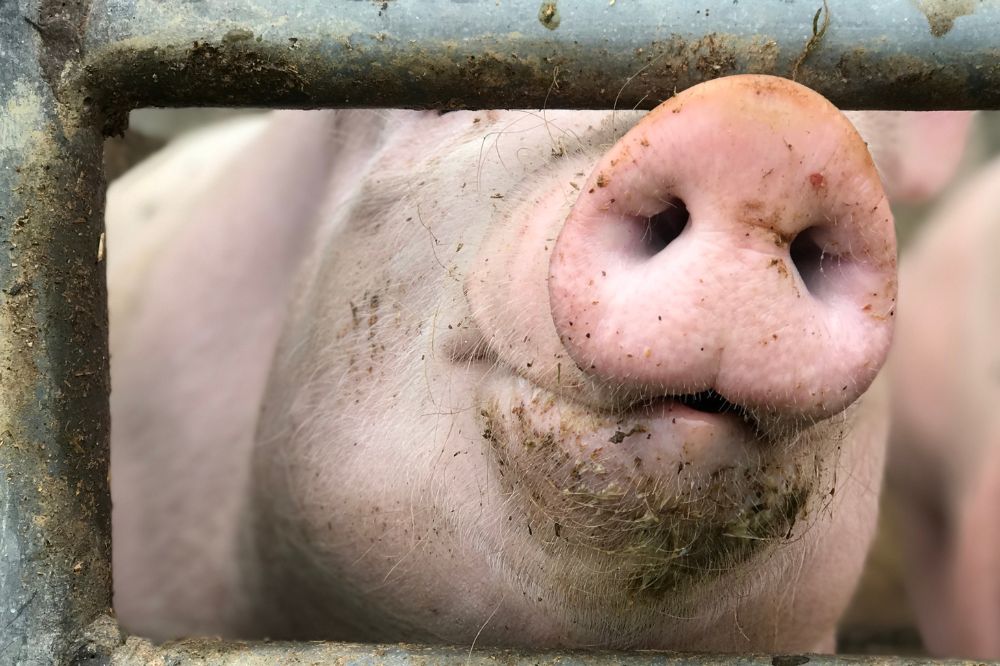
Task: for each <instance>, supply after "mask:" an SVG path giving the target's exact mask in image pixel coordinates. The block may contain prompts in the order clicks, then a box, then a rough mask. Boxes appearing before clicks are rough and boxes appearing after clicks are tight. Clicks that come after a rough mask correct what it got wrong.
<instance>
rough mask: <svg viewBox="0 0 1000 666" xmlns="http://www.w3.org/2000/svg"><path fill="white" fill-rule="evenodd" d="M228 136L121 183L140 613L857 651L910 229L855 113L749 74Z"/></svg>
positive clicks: (128, 552)
mask: <svg viewBox="0 0 1000 666" xmlns="http://www.w3.org/2000/svg"><path fill="white" fill-rule="evenodd" d="M206 141H208V139H206V137H205V136H201V137H194V138H192V139H189V140H186V141H181V142H180V143H178V144H177V145H175V146H174V147H173V148H171V149H170V150H168V151H167V152H166V153H165V154H163V155H162V156H160V157H158V158H154V160H153V161H151V162H149V163H146V164H144V165H142V166H140V167H139V168H138V169H136V170H135V171H134V172H132V173H131V174H129V175H128V176H126V177H125V178H124V179H123V180H122V181H120V182H119V183H117V184H116V185H115V186H114V187H112V188H111V191H110V193H109V202H108V227H109V254H108V260H109V265H108V274H109V285H110V304H111V327H112V336H111V347H112V387H113V389H112V424H113V425H112V492H113V499H114V507H115V508H114V514H113V530H114V532H113V533H114V562H113V563H114V574H115V608H116V612H117V613H118V616H119V617H120V619H121V622H122V623H123V625H124V626H125V627H126V628H127V629H129V630H130V631H133V632H137V633H141V634H145V635H147V636H150V637H153V638H156V639H166V638H171V637H177V636H182V635H191V634H202V635H205V634H220V635H224V636H239V637H247V638H262V637H271V638H293V639H317V638H326V639H347V640H357V641H378V642H386V641H402V640H405V641H418V642H435V643H441V642H444V643H461V644H466V645H470V644H471V645H479V646H481V645H507V646H530V647H539V648H576V647H607V648H622V649H628V648H669V649H683V650H711V651H744V652H745V651H770V652H797V651H831V650H832V649H833V648H834V630H835V624H836V621H837V618H838V616H839V615H840V613H841V611H842V610H843V608H844V606H845V605H846V604H847V602H848V600H849V597H850V595H851V592H852V589H853V587H854V585H855V583H856V580H857V578H858V576H859V574H860V571H861V567H862V564H863V561H864V556H865V552H866V550H867V547H868V544H869V542H870V540H871V538H872V533H873V529H874V524H875V517H876V506H877V499H878V494H879V488H880V484H881V474H882V466H883V458H884V453H885V444H886V438H887V433H888V401H887V399H886V397H885V393H884V390H883V384H882V382H881V381H877V380H876V377H877V375H878V374H879V370H880V368H881V366H882V364H883V362H884V360H885V357H886V355H887V352H888V347H889V343H890V339H891V336H892V330H893V322H894V313H895V294H896V255H895V239H894V233H893V221H892V214H891V211H890V209H889V205H888V202H887V199H886V196H885V193H884V191H883V188H882V185H881V183H880V180H879V174H878V172H877V171H876V168H875V166H874V163H873V161H872V159H871V157H870V155H869V153H868V151H867V150H866V147H865V144H864V142H863V141H862V139H861V138H860V136H859V135H858V133H857V132H856V130H855V129H854V127H853V126H852V124H851V123H850V122H849V121H848V120H847V119H846V118H845V117H844V116H843V115H842V114H841V113H840V112H839V111H838V110H837V109H836V108H835V107H834V106H833V105H831V104H830V103H829V102H828V101H826V100H825V99H824V98H823V97H821V96H820V95H818V94H816V93H814V92H812V91H810V90H809V89H807V88H805V87H803V86H801V85H799V84H796V83H793V82H791V81H788V80H785V79H781V78H775V77H770V76H734V77H727V78H722V79H717V80H714V81H710V82H707V83H704V84H700V85H698V86H695V87H692V88H690V89H688V90H685V91H683V92H681V93H679V94H677V95H676V96H674V97H672V98H671V99H669V100H667V101H666V102H664V103H663V104H661V105H660V106H659V107H657V108H656V109H655V110H654V111H652V112H650V113H648V114H646V113H642V112H623V111H551V110H549V111H537V112H530V111H505V112H500V111H483V112H464V111H463V112H451V113H444V114H440V113H437V112H426V111H422V112H417V111H334V112H311V113H302V112H300V113H293V112H289V113H278V114H275V115H273V116H268V117H266V118H264V119H250V120H242V121H240V122H239V123H237V124H235V125H231V126H229V127H228V128H226V129H223V130H218V131H216V133H215V135H214V138H213V139H212V141H213V143H211V144H210V146H211V147H210V149H209V151H208V152H205V151H204V150H203V149H202V146H203V145H204V144H206ZM181 182H186V184H188V185H190V186H191V187H189V188H188V189H187V191H181V189H180V187H179V185H180V183H181ZM126 227H127V228H128V229H127V230H126V229H125V228H126Z"/></svg>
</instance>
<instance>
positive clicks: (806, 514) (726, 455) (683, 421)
mask: <svg viewBox="0 0 1000 666" xmlns="http://www.w3.org/2000/svg"><path fill="white" fill-rule="evenodd" d="M477 405H478V406H479V410H480V411H479V417H480V419H481V425H482V435H483V438H484V440H485V442H487V443H488V445H489V448H490V450H491V452H492V461H493V464H494V465H495V469H496V474H497V477H498V478H499V479H500V480H501V485H502V488H503V490H504V492H505V493H506V494H507V495H508V496H509V497H510V498H511V499H512V501H513V502H515V503H516V504H517V505H518V506H519V507H521V508H522V509H523V510H524V511H525V512H526V514H527V517H528V521H529V525H534V529H532V530H529V539H530V540H534V541H535V542H536V546H537V548H539V549H540V550H541V551H542V552H543V553H544V554H545V555H546V556H548V557H553V558H561V559H562V561H564V562H565V561H566V560H570V561H572V560H576V561H577V562H578V563H580V564H581V565H582V566H583V570H584V571H586V574H585V575H583V576H574V577H573V579H572V580H566V581H564V586H563V587H564V589H563V592H564V593H565V594H566V595H568V596H569V597H571V598H572V599H573V603H574V604H577V605H581V604H582V605H586V603H587V599H590V600H591V601H593V600H595V599H599V600H600V601H599V606H598V608H597V609H595V610H598V611H599V614H601V613H600V611H601V609H603V611H604V612H606V610H607V602H608V599H609V598H615V597H621V600H622V603H623V604H625V605H626V606H634V605H635V604H640V605H647V604H648V605H653V606H657V607H661V608H662V607H664V606H666V607H669V608H672V609H674V610H675V611H677V612H685V611H684V609H685V608H688V607H690V608H694V607H695V606H699V607H700V608H702V609H703V608H704V600H705V590H706V587H708V588H711V587H712V586H713V585H715V584H718V585H720V586H721V585H735V584H736V583H738V582H740V581H741V580H742V579H745V578H746V577H747V574H748V573H749V572H752V571H755V570H758V571H759V568H758V567H755V566H753V562H754V561H755V560H757V559H759V558H765V557H768V556H769V555H771V554H773V553H774V551H775V550H776V549H779V548H781V547H782V546H783V545H785V544H789V543H792V542H796V541H798V540H799V539H800V538H801V537H802V535H803V534H804V533H805V532H806V530H808V529H809V528H810V526H811V525H812V524H813V523H814V522H815V521H814V519H815V518H817V517H819V516H820V515H822V513H823V509H824V507H825V505H826V504H827V503H828V502H829V501H830V499H831V498H832V497H833V496H834V493H835V477H834V474H833V470H834V469H835V467H836V465H837V462H838V452H839V450H840V443H841V442H842V441H843V440H844V439H845V438H846V437H847V436H848V433H847V429H848V425H847V424H849V423H850V422H851V418H850V416H849V413H850V412H851V411H853V409H854V408H851V409H849V410H848V411H847V412H845V413H843V414H841V415H838V416H836V417H832V418H830V419H827V420H825V421H822V422H818V423H814V424H812V425H809V426H805V427H793V426H788V425H787V424H786V425H764V424H761V423H759V422H756V421H753V420H751V419H747V418H745V417H743V416H741V415H738V414H735V413H720V414H711V413H703V412H699V411H696V410H694V409H692V408H690V407H687V406H685V405H683V404H681V403H680V402H679V401H676V400H671V399H661V400H656V401H652V402H646V403H643V404H640V405H638V406H634V407H631V408H627V409H615V410H607V411H603V410H599V409H595V408H593V407H590V406H586V405H584V404H582V403H579V402H576V401H574V400H573V399H571V398H567V397H564V396H561V395H557V394H556V393H554V392H550V391H548V390H546V389H544V388H541V387H539V386H537V385H535V384H532V383H531V382H529V381H528V380H525V379H523V378H520V377H516V376H514V375H513V373H512V374H510V375H508V376H506V377H504V376H500V375H495V376H493V377H492V378H491V379H488V380H486V381H484V382H481V384H480V388H479V393H478V396H477ZM571 569H572V567H571ZM743 582H749V581H746V580H743ZM688 602H690V603H688Z"/></svg>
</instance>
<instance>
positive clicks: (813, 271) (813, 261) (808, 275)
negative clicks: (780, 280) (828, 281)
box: [789, 227, 824, 294]
mask: <svg viewBox="0 0 1000 666" xmlns="http://www.w3.org/2000/svg"><path fill="white" fill-rule="evenodd" d="M814 229H815V227H810V228H809V229H806V230H805V231H803V232H802V233H800V234H799V235H798V236H796V237H795V240H793V241H792V244H791V247H789V252H790V254H791V256H792V263H793V264H795V269H796V270H797V271H798V272H799V276H800V277H801V278H802V281H803V282H804V283H805V285H806V289H808V290H809V292H810V293H812V294H816V293H817V291H818V289H819V283H820V280H821V279H822V276H823V254H824V250H823V247H822V246H821V245H820V244H819V242H817V240H816V232H815V231H814Z"/></svg>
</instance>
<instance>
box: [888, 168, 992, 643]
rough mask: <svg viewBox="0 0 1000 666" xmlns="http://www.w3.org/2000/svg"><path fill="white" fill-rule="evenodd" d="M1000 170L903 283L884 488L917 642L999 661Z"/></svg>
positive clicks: (967, 195)
mask: <svg viewBox="0 0 1000 666" xmlns="http://www.w3.org/2000/svg"><path fill="white" fill-rule="evenodd" d="M998 247H1000V162H998V161H994V162H993V163H991V164H990V165H989V166H987V167H986V168H984V169H983V171H982V172H981V173H980V174H979V175H977V176H976V177H975V178H974V179H972V180H971V181H970V182H969V183H968V184H967V185H965V186H963V187H962V188H961V189H960V190H958V191H956V192H955V193H954V194H953V195H952V196H951V197H950V198H949V200H948V201H947V203H946V204H945V205H944V206H943V207H942V208H941V209H940V210H939V211H938V212H937V213H936V214H935V215H934V216H933V218H932V219H931V220H930V221H929V223H928V224H927V226H926V228H925V229H924V233H923V234H922V235H921V237H920V238H919V239H918V240H917V242H916V243H915V244H914V246H913V247H912V250H911V252H910V253H909V254H908V256H907V258H906V260H905V261H904V264H903V268H902V271H901V277H900V284H901V292H900V311H899V326H898V331H897V333H898V337H897V341H896V347H895V349H894V351H893V356H892V387H893V400H892V404H893V417H894V424H893V436H892V441H893V446H892V451H893V455H892V459H893V460H892V464H891V465H890V468H889V479H890V482H891V485H892V488H893V490H894V496H895V500H896V501H895V502H894V510H895V513H896V514H897V515H898V516H899V517H900V519H901V525H900V528H901V532H902V535H903V537H904V546H905V551H904V552H905V556H906V562H905V563H906V565H907V569H908V571H907V574H908V576H907V581H908V584H909V585H908V587H909V591H910V593H911V596H912V598H913V602H914V609H915V611H916V615H917V619H918V622H919V624H920V629H921V633H922V635H923V638H924V641H925V643H926V645H927V647H928V648H929V650H930V651H931V652H933V653H935V654H939V655H949V656H963V657H969V658H981V659H990V658H992V659H996V658H1000V517H998V515H997V511H998V510H1000V417H998V415H997V409H996V406H997V405H998V404H1000V392H998V388H1000V383H998V377H1000V375H998V370H1000V355H998V354H1000V344H998V340H1000V268H998V263H997V260H996V251H997V248H998Z"/></svg>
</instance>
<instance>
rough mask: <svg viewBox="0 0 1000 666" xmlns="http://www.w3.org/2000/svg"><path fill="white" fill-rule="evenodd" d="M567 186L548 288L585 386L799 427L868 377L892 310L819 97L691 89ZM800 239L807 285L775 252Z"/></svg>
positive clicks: (853, 151) (843, 140) (727, 85)
mask: <svg viewBox="0 0 1000 666" xmlns="http://www.w3.org/2000/svg"><path fill="white" fill-rule="evenodd" d="M820 128H822V129H820ZM848 137H849V138H848ZM583 189H584V193H583V194H582V195H581V197H580V200H579V201H578V202H577V204H576V206H575V207H574V208H573V212H572V213H571V214H570V217H569V218H568V219H567V221H566V225H565V226H564V228H563V230H562V232H561V233H560V235H559V241H558V243H557V244H556V248H555V254H554V256H553V260H552V266H551V268H550V275H551V279H550V281H549V293H550V296H551V301H552V311H553V317H554V319H555V322H556V330H557V332H558V333H559V336H560V339H561V340H562V342H563V344H565V345H566V346H567V348H568V349H569V352H570V355H571V356H572V357H573V359H574V360H575V361H576V362H577V364H578V365H580V366H581V367H582V368H584V369H585V371H586V372H587V373H588V374H590V375H593V376H596V377H597V378H599V379H600V380H602V381H603V382H604V383H605V384H608V385H610V387H612V388H613V389H614V390H621V387H622V385H623V384H629V385H633V384H634V385H638V386H640V387H642V389H643V390H644V391H646V392H651V393H654V394H674V393H693V392H698V391H704V390H706V389H715V390H716V391H718V392H719V393H720V394H721V395H722V396H723V397H725V398H727V399H729V400H730V401H732V402H736V403H739V404H741V405H744V406H746V407H750V408H755V409H766V410H769V411H771V410H773V411H777V412H790V413H796V414H801V415H802V416H804V417H809V418H824V417H826V416H830V415H831V414H835V413H838V412H840V411H841V410H843V409H844V408H845V407H846V406H847V405H849V404H850V403H852V402H854V400H855V399H857V397H858V396H859V395H861V393H863V392H864V390H865V389H867V388H868V385H869V384H871V382H872V380H873V379H874V378H875V375H876V373H877V372H878V370H879V368H880V367H881V365H882V362H883V361H884V359H885V355H886V353H887V351H888V348H889V341H890V338H891V335H892V325H891V319H892V315H893V309H894V307H895V300H896V276H895V267H896V253H895V251H896V248H895V244H894V242H893V231H892V213H891V212H890V211H889V205H888V202H887V201H886V199H885V195H884V194H883V192H882V188H881V185H880V183H879V180H878V176H877V174H876V171H875V166H874V164H873V163H872V161H871V158H870V157H869V156H868V153H867V151H866V150H864V147H863V146H862V145H861V143H860V141H859V140H858V138H857V134H856V132H855V130H854V128H853V127H852V126H851V125H850V123H849V122H847V121H846V120H845V119H844V118H843V116H842V115H841V114H840V113H839V112H838V111H837V110H836V109H835V108H834V107H833V106H832V105H830V104H829V103H828V102H826V101H825V100H823V99H822V98H820V97H818V96H816V95H813V94H811V93H809V92H808V91H806V90H804V89H802V88H800V87H798V86H795V85H794V84H792V83H789V82H786V81H785V80H783V79H761V78H760V77H733V78H731V79H727V80H725V81H720V82H710V83H706V84H704V85H702V86H698V87H697V88H693V89H691V90H688V91H685V92H684V93H681V94H680V95H677V96H676V97H674V98H672V99H670V100H668V101H667V102H665V103H664V104H662V105H661V106H660V107H659V108H657V109H656V110H655V111H654V112H652V113H650V114H649V115H648V116H646V117H645V118H644V119H643V120H642V121H641V122H640V123H639V124H638V125H636V126H635V127H634V128H633V129H632V130H631V131H630V132H629V133H628V134H627V135H626V136H625V137H623V138H622V139H621V141H619V142H618V144H616V145H615V147H614V148H612V149H611V150H610V151H608V152H607V153H606V154H605V155H604V157H603V158H602V159H601V161H600V162H599V163H598V164H597V167H596V168H595V169H594V172H593V174H592V176H591V177H590V179H589V180H588V182H587V183H586V184H585V185H584V188H583ZM674 198H679V199H680V200H682V201H684V202H685V203H686V204H687V210H688V211H689V213H690V216H691V221H690V223H689V225H688V227H687V228H686V229H685V230H684V232H682V233H681V234H680V236H679V237H678V238H676V239H675V240H673V241H672V242H671V243H670V244H669V245H668V246H667V247H666V248H664V249H663V250H662V251H659V252H656V254H655V255H653V256H651V255H650V250H649V249H648V248H647V247H645V245H646V244H647V243H645V242H644V240H643V235H644V234H649V233H651V232H650V229H649V218H651V217H653V216H655V215H657V214H659V213H662V212H663V211H664V210H665V209H666V210H667V211H670V210H671V209H672V208H674V207H676V206H678V205H679V204H676V203H673V202H672V201H673V199H674ZM806 230H808V234H809V236H810V242H811V243H814V246H813V247H810V248H809V250H808V251H809V253H810V254H812V255H814V259H815V260H816V265H814V266H810V267H808V269H806V270H807V273H808V274H807V275H806V276H805V277H806V279H808V280H809V281H810V283H811V284H810V285H809V286H808V287H807V285H806V284H805V282H804V281H803V275H802V274H801V273H800V271H799V270H796V266H795V265H794V264H793V260H792V257H791V253H790V248H791V243H792V240H793V239H795V238H796V237H797V236H798V235H799V234H801V233H803V232H806ZM722 322H725V325H720V324H721V323H722Z"/></svg>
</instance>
